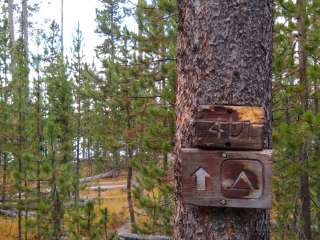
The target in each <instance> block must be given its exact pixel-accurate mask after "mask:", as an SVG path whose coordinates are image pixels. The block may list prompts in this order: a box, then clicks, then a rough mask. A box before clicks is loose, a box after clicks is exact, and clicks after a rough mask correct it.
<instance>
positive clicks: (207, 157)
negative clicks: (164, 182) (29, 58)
mask: <svg viewBox="0 0 320 240" xmlns="http://www.w3.org/2000/svg"><path fill="white" fill-rule="evenodd" d="M182 157H183V158H182V189H181V190H182V196H183V199H184V201H185V202H186V203H189V204H194V205H199V206H215V207H237V208H271V168H272V160H271V150H263V151H223V150H216V151H210V150H200V149H195V148H187V149H182Z"/></svg>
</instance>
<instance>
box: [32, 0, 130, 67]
mask: <svg viewBox="0 0 320 240" xmlns="http://www.w3.org/2000/svg"><path fill="white" fill-rule="evenodd" d="M38 1H39V0H37V2H38ZM98 5H99V3H98V0H64V44H65V53H66V54H67V55H70V50H71V48H72V40H73V36H74V34H75V30H76V28H77V25H78V22H79V23H80V29H81V31H82V36H83V40H84V47H83V50H84V55H85V59H86V61H87V62H92V61H93V59H94V57H95V52H94V49H95V46H97V44H98V43H99V37H98V35H97V34H96V33H95V29H96V22H95V19H96V8H97V7H98ZM60 9H61V0H51V1H49V0H42V3H41V5H40V12H39V13H36V15H35V16H34V18H35V19H37V21H39V24H40V26H41V25H42V26H45V25H47V24H49V23H50V22H51V20H53V19H55V20H56V21H57V22H58V23H59V24H60ZM46 20H48V21H47V22H46ZM48 22H49V23H48ZM125 24H126V25H128V27H129V28H131V29H132V28H134V20H133V19H126V23H125ZM45 27H47V26H45Z"/></svg>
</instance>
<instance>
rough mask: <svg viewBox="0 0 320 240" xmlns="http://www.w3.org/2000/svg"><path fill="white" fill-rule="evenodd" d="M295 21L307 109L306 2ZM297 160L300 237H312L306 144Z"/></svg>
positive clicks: (302, 0) (300, 3) (299, 3)
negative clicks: (298, 166)
mask: <svg viewBox="0 0 320 240" xmlns="http://www.w3.org/2000/svg"><path fill="white" fill-rule="evenodd" d="M296 4H297V13H298V14H297V22H298V46H299V49H298V52H299V81H300V85H301V89H302V92H301V96H300V98H301V105H302V108H303V109H304V111H305V112H306V111H308V109H309V103H308V99H309V83H308V78H307V53H306V49H305V45H306V24H305V20H306V2H305V0H297V3H296ZM299 160H300V162H301V164H302V165H303V168H302V169H303V171H302V173H301V175H300V198H301V221H302V236H301V238H302V239H305V240H310V239H312V234H311V205H310V203H311V196H310V184H309V173H308V170H307V169H306V167H307V161H308V156H307V150H306V146H303V145H302V146H301V149H300V155H299Z"/></svg>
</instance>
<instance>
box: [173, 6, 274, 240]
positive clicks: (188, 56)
mask: <svg viewBox="0 0 320 240" xmlns="http://www.w3.org/2000/svg"><path fill="white" fill-rule="evenodd" d="M178 9H179V26H178V31H179V33H178V45H177V74H178V78H177V98H176V149H175V151H176V154H177V159H176V162H175V169H174V170H175V178H176V216H175V229H174V239H177V240H178V239H184V240H187V239H197V240H210V239H212V240H213V239H214V240H222V239H228V240H236V239H237V240H267V239H269V237H270V236H269V212H268V211H266V210H261V209H235V208H213V207H197V206H194V205H187V204H184V203H183V201H182V197H181V162H182V159H181V148H185V147H191V146H192V145H191V140H192V139H191V137H192V120H193V117H194V115H195V112H196V108H197V106H199V105H202V104H226V105H231V104H232V105H249V106H254V105H257V106H262V107H264V108H265V110H266V120H267V121H266V131H265V146H264V147H265V148H271V113H272V111H271V78H272V24H273V20H272V12H273V1H272V0H254V1H249V0H241V1H225V0H202V1H200V0H194V1H191V0H179V1H178Z"/></svg>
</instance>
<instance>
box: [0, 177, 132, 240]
mask: <svg viewBox="0 0 320 240" xmlns="http://www.w3.org/2000/svg"><path fill="white" fill-rule="evenodd" d="M99 184H100V185H124V184H126V177H125V176H119V177H117V178H114V179H111V178H107V179H100V180H97V181H95V182H92V183H90V184H88V186H87V188H86V189H83V190H82V191H81V193H80V195H81V197H82V198H86V197H88V198H89V199H97V198H98V191H93V190H88V187H90V186H97V185H99ZM100 196H101V205H100V206H99V204H98V201H97V204H96V212H97V214H99V212H100V209H104V208H107V209H108V212H109V221H110V228H111V229H116V228H119V227H120V226H121V225H123V224H124V223H125V222H126V221H127V217H128V210H127V209H128V207H127V193H126V191H125V190H124V189H118V188H117V189H111V190H107V191H101V195H100ZM17 231H18V224H17V219H14V218H7V217H2V216H0V240H15V239H17V236H18V232H17ZM29 239H30V240H31V238H29Z"/></svg>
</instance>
